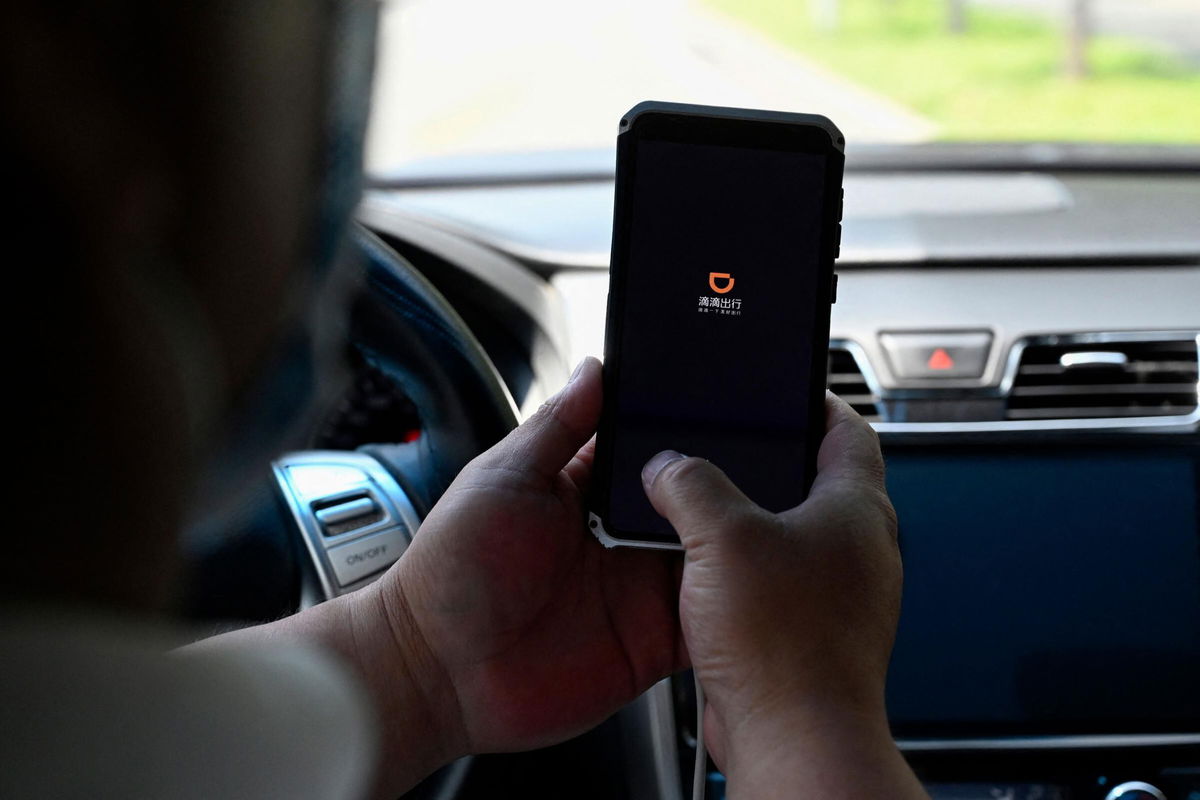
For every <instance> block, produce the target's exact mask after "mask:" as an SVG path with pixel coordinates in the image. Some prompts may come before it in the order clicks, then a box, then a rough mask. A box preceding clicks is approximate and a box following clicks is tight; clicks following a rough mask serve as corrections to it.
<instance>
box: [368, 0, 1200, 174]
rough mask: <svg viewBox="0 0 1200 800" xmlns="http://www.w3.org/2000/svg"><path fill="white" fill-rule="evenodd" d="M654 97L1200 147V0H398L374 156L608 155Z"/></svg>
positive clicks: (869, 130) (854, 128)
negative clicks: (570, 151)
mask: <svg viewBox="0 0 1200 800" xmlns="http://www.w3.org/2000/svg"><path fill="white" fill-rule="evenodd" d="M643 99H659V100H674V101H681V102H699V103H709V104H717V105H739V106H750V107H758V108H774V109H786V110H793V111H807V112H816V113H822V114H826V115H828V116H829V117H831V118H832V119H834V120H835V121H836V122H837V123H838V124H839V125H840V126H841V128H842V129H843V130H844V131H845V132H846V134H847V138H848V140H849V141H850V142H851V144H852V145H853V143H855V142H864V141H871V142H913V141H925V140H938V139H952V140H976V141H978V140H984V141H989V140H1014V139H1017V140H1053V141H1105V142H1139V143H1146V142H1163V143H1171V142H1191V143H1195V142H1200V0H598V1H597V2H582V1H581V0H506V1H505V2H496V0H393V2H391V3H388V4H386V5H385V6H384V10H383V19H382V26H381V37H380V54H379V65H378V73H377V80H376V97H375V104H374V118H373V121H372V127H371V131H370V138H369V142H368V157H367V160H368V165H369V167H371V168H372V169H375V170H386V169H387V168H389V167H392V166H395V165H397V164H400V163H403V162H405V161H411V160H414V159H421V158H427V157H431V156H440V155H447V154H461V153H494V152H512V151H530V150H547V149H564V148H590V147H611V146H612V142H613V138H614V136H615V130H616V123H617V120H618V119H619V117H620V115H621V113H622V112H623V111H625V110H626V109H628V108H629V107H630V106H631V105H633V104H634V103H636V102H638V101H640V100H643Z"/></svg>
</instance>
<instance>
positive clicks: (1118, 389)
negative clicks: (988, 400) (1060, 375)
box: [1012, 381, 1196, 397]
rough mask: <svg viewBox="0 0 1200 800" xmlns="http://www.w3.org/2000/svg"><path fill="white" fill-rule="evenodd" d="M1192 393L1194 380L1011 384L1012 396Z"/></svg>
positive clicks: (1194, 388)
mask: <svg viewBox="0 0 1200 800" xmlns="http://www.w3.org/2000/svg"><path fill="white" fill-rule="evenodd" d="M1189 393H1190V394H1192V395H1194V394H1195V393H1196V382H1195V381H1192V382H1191V383H1096V384H1080V385H1074V386H1072V385H1059V386H1013V389H1012V396H1013V397H1054V396H1056V395H1079V394H1096V395H1112V394H1130V395H1136V394H1148V395H1163V394H1184V395H1186V394H1189Z"/></svg>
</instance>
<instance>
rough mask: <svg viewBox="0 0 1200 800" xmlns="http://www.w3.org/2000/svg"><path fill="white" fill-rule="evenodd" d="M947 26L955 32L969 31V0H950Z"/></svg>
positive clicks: (947, 11) (947, 10) (947, 9)
mask: <svg viewBox="0 0 1200 800" xmlns="http://www.w3.org/2000/svg"><path fill="white" fill-rule="evenodd" d="M946 27H947V28H948V29H949V31H950V32H951V33H955V34H958V33H966V32H967V0H948V5H947V7H946Z"/></svg>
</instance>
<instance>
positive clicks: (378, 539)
mask: <svg viewBox="0 0 1200 800" xmlns="http://www.w3.org/2000/svg"><path fill="white" fill-rule="evenodd" d="M407 545H408V534H407V532H406V531H405V530H404V529H403V528H390V529H388V530H386V531H380V532H379V533H373V534H371V535H370V536H364V537H363V538H361V539H355V540H354V541H353V542H349V543H347V544H340V545H338V546H337V547H331V548H329V550H327V551H326V553H327V554H328V556H329V564H330V566H332V567H333V574H334V576H335V577H336V578H337V582H338V585H339V586H349V585H350V584H352V583H357V582H359V581H361V580H362V579H363V578H365V577H367V576H368V575H374V574H375V573H376V572H382V571H383V570H385V569H387V568H388V567H390V566H391V565H392V564H393V563H394V562H395V561H396V559H398V558H399V557H400V554H401V553H403V552H404V548H405V547H406V546H407Z"/></svg>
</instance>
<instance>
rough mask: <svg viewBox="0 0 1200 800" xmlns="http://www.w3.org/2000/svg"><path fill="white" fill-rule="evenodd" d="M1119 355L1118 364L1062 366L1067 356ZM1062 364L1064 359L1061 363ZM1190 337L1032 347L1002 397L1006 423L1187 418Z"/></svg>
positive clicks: (1193, 378)
mask: <svg viewBox="0 0 1200 800" xmlns="http://www.w3.org/2000/svg"><path fill="white" fill-rule="evenodd" d="M1096 352H1103V353H1120V354H1122V355H1124V357H1125V359H1126V362H1125V363H1124V364H1098V365H1094V366H1093V365H1086V366H1075V367H1064V366H1063V365H1062V363H1061V361H1062V360H1063V356H1064V355H1067V354H1071V353H1081V354H1083V353H1086V354H1092V353H1096ZM1067 360H1068V363H1069V362H1070V359H1067ZM1198 376H1200V361H1198V358H1197V348H1196V341H1195V339H1194V338H1186V339H1183V338H1181V339H1163V340H1158V341H1154V340H1137V339H1130V340H1127V341H1119V340H1118V341H1106V342H1104V343H1103V344H1080V343H1064V344H1032V345H1028V346H1026V347H1025V349H1024V350H1023V351H1022V353H1021V362H1020V364H1019V365H1018V368H1017V374H1016V376H1015V379H1014V381H1013V386H1012V389H1011V391H1010V393H1009V397H1008V406H1007V410H1006V416H1007V417H1008V419H1017V420H1026V419H1089V418H1091V419H1101V418H1109V417H1111V418H1118V419H1121V418H1128V417H1151V416H1175V415H1180V416H1182V415H1187V414H1190V413H1192V412H1193V411H1195V410H1196V407H1197V380H1198Z"/></svg>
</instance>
